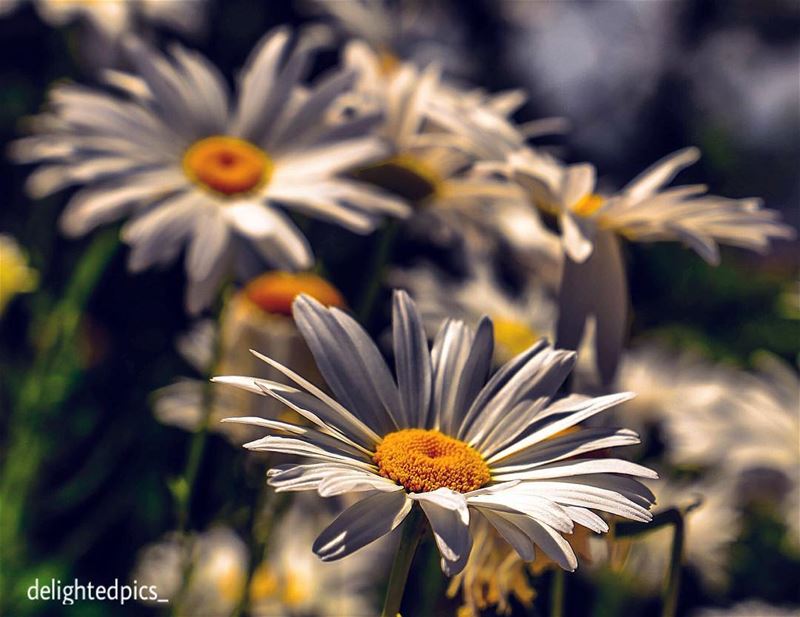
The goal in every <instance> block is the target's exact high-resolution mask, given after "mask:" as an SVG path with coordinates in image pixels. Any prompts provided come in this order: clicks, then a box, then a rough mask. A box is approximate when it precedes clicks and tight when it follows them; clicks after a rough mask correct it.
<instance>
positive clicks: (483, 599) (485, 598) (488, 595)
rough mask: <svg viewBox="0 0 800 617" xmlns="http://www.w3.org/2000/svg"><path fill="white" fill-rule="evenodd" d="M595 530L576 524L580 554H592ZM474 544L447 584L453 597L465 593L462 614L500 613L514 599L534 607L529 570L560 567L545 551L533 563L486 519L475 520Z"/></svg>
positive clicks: (476, 616) (464, 616) (475, 616)
mask: <svg viewBox="0 0 800 617" xmlns="http://www.w3.org/2000/svg"><path fill="white" fill-rule="evenodd" d="M590 534H591V532H590V531H589V530H588V529H586V528H585V527H582V526H580V525H576V527H575V532H574V533H573V534H572V535H570V536H568V538H567V540H568V541H569V543H570V545H571V546H572V548H573V549H574V550H575V552H576V553H577V555H578V556H580V557H584V558H588V550H589V548H588V540H589V536H590ZM472 535H473V547H472V553H470V556H469V559H468V560H467V565H466V567H465V568H464V569H463V570H462V571H461V572H459V573H458V574H457V575H455V576H454V577H453V578H452V579H451V581H450V585H449V586H448V588H447V595H448V596H449V597H457V596H458V595H460V596H461V598H462V602H463V604H462V605H461V606H460V607H459V610H458V617H479V615H480V614H481V611H484V610H486V609H489V608H491V609H493V610H494V611H495V612H496V613H498V614H502V615H505V614H508V613H510V612H511V604H510V602H509V601H510V599H511V598H513V599H515V600H516V601H517V602H519V603H521V604H522V605H523V606H525V607H530V606H531V604H532V603H533V600H534V598H535V597H536V590H535V589H534V588H533V585H532V583H531V580H530V577H529V574H531V575H534V576H536V575H539V574H541V573H542V572H543V571H544V570H546V569H548V568H553V567H557V566H556V564H555V563H554V562H553V561H551V560H550V559H548V558H547V557H546V556H545V555H543V554H542V553H541V552H540V553H538V554H537V555H536V559H535V560H534V561H533V562H531V563H525V562H523V561H522V559H520V556H519V554H518V553H517V552H516V551H515V550H514V549H513V548H511V547H510V546H509V545H508V543H507V542H506V541H505V540H503V539H502V536H500V535H499V534H498V532H497V531H496V530H495V529H494V528H493V527H492V526H491V525H490V524H489V523H487V522H486V521H485V520H483V519H479V520H477V521H475V522H474V524H473V528H472Z"/></svg>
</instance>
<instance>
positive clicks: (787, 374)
mask: <svg viewBox="0 0 800 617" xmlns="http://www.w3.org/2000/svg"><path fill="white" fill-rule="evenodd" d="M758 362H759V367H760V372H759V373H757V374H754V375H753V374H747V373H744V372H742V371H731V372H730V375H729V377H728V383H727V389H726V392H725V396H723V397H720V398H719V400H717V401H716V403H715V404H713V405H705V406H700V407H696V408H695V407H694V406H693V413H682V414H677V413H675V414H672V415H671V417H670V419H669V422H668V423H667V425H666V430H667V439H668V446H669V447H668V450H667V455H668V456H669V458H670V460H671V461H672V462H673V463H675V464H678V465H695V466H697V465H701V466H710V467H716V468H719V469H720V470H722V472H724V473H726V474H730V475H731V476H733V478H738V477H742V476H743V475H744V474H746V473H747V472H753V471H757V470H762V471H763V470H768V471H773V472H776V473H777V474H779V475H780V476H781V477H782V478H783V479H784V480H785V481H786V486H785V489H784V490H783V491H782V492H784V493H785V495H782V497H783V499H782V500H781V501H782V504H781V505H782V509H783V514H784V518H785V521H786V524H787V526H788V527H789V529H790V530H791V532H792V537H793V538H794V541H795V542H796V543H798V544H800V520H799V519H798V516H797V513H798V511H800V452H799V451H798V448H797V444H798V443H800V417H798V414H797V409H798V403H800V400H799V399H798V393H799V392H800V378H798V375H797V371H796V370H794V369H793V368H792V367H791V366H789V365H787V364H786V363H784V362H782V361H781V360H779V359H778V358H776V357H774V356H772V355H768V354H763V355H761V356H759V357H758ZM729 477H730V476H729ZM758 488H759V489H763V488H765V485H764V482H761V483H760V486H759V487H758Z"/></svg>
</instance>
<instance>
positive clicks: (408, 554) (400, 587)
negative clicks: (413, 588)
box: [381, 505, 426, 617]
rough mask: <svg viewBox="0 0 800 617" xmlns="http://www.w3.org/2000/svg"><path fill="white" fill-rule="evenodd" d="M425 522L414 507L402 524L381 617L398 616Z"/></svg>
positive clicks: (417, 508)
mask: <svg viewBox="0 0 800 617" xmlns="http://www.w3.org/2000/svg"><path fill="white" fill-rule="evenodd" d="M425 522H426V521H425V517H424V516H423V515H422V510H421V508H420V507H419V506H417V505H415V506H414V507H413V508H412V509H411V512H409V514H408V516H407V517H406V520H405V522H404V523H403V535H402V537H401V538H400V544H399V546H398V547H397V553H396V554H395V556H394V563H393V564H392V573H391V574H390V575H389V587H388V589H387V590H386V599H385V600H384V603H383V611H382V612H381V617H397V616H398V615H399V614H400V604H401V603H402V601H403V592H404V591H405V588H406V582H407V581H408V573H409V572H410V571H411V562H412V561H413V560H414V553H416V552H417V545H419V541H420V540H421V539H422V536H423V535H424V534H425V527H426V525H425Z"/></svg>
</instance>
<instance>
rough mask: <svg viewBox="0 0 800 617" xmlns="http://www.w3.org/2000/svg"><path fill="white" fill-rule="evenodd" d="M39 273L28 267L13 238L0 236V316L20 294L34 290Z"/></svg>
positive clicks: (25, 257)
mask: <svg viewBox="0 0 800 617" xmlns="http://www.w3.org/2000/svg"><path fill="white" fill-rule="evenodd" d="M38 284H39V273H38V272H37V271H36V270H34V269H33V268H31V267H30V266H29V265H28V256H27V254H26V253H25V251H24V250H23V249H22V247H20V245H19V243H18V242H17V241H16V240H15V239H14V237H13V236H9V235H8V234H0V315H2V314H3V312H4V311H5V310H6V306H8V303H9V302H10V301H11V300H12V299H13V298H14V296H16V295H17V294H21V293H28V292H30V291H33V290H34V289H36V286H37V285H38Z"/></svg>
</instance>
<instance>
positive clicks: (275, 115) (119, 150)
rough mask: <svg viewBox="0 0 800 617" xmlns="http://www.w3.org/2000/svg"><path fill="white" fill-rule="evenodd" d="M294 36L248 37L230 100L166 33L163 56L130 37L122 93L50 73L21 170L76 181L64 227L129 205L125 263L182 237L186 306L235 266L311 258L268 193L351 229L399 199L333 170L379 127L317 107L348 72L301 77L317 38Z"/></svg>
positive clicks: (358, 152)
mask: <svg viewBox="0 0 800 617" xmlns="http://www.w3.org/2000/svg"><path fill="white" fill-rule="evenodd" d="M290 39H291V33H290V32H289V31H288V30H287V29H284V28H281V29H277V30H275V31H273V32H271V33H269V34H268V35H267V36H266V37H264V39H263V40H262V41H261V42H260V43H259V44H258V45H257V46H256V49H255V50H254V51H253V53H252V55H251V57H250V59H249V60H248V62H247V65H246V66H245V69H244V71H243V73H242V75H241V79H240V82H239V86H240V87H239V93H238V96H237V98H236V99H235V101H231V100H230V97H229V95H228V92H227V86H226V84H225V83H224V81H223V80H222V77H221V76H220V75H219V74H218V72H217V71H216V69H215V68H214V67H213V66H212V65H211V64H209V63H208V61H207V60H206V59H205V58H203V57H202V56H200V55H198V54H196V53H194V52H190V51H188V50H186V49H184V48H182V47H180V46H174V47H173V48H172V49H171V53H170V55H169V56H166V57H165V56H161V55H160V54H157V53H155V52H154V51H151V50H150V49H148V48H146V47H145V46H144V45H142V44H141V43H139V42H137V41H134V40H131V41H129V45H128V49H129V53H130V57H131V60H132V62H133V63H134V65H135V67H136V69H137V73H138V74H137V75H123V79H119V78H117V79H116V83H117V85H118V86H119V87H121V88H122V89H123V90H124V93H123V94H124V96H116V95H112V94H111V93H108V92H105V91H101V90H95V89H88V88H83V87H79V86H75V85H59V86H56V87H55V88H54V89H53V90H52V92H51V94H50V103H49V110H48V112H46V113H45V114H43V115H42V116H39V117H37V118H36V119H35V120H34V122H33V127H34V132H35V133H36V134H35V135H34V136H33V137H29V138H27V139H22V140H20V141H17V142H16V143H15V144H14V145H13V147H12V153H13V154H14V156H15V157H16V158H17V160H20V161H27V162H41V163H43V164H44V165H43V166H42V167H40V168H39V169H38V170H37V171H35V172H34V173H33V174H32V175H31V177H30V178H29V181H28V189H29V191H30V193H31V194H32V195H33V196H35V197H41V196H44V195H48V194H50V193H52V192H54V191H57V190H59V189H62V188H64V187H67V186H70V185H74V184H82V185H86V186H85V188H83V189H82V190H81V191H79V192H78V193H77V194H76V195H75V196H74V197H73V198H72V199H71V200H70V203H69V205H68V206H67V209H66V210H65V212H64V214H63V216H62V219H61V224H62V228H63V230H64V231H65V233H67V234H69V235H73V236H74V235H80V234H83V233H86V232H87V231H89V230H91V229H92V228H94V227H95V226H97V225H99V224H101V223H106V222H109V221H112V220H115V219H118V218H121V217H124V216H129V217H130V220H129V221H128V222H127V223H126V224H125V225H124V226H123V229H122V238H123V240H124V241H125V242H127V243H128V244H130V245H131V255H130V268H131V269H132V270H134V271H139V270H142V269H144V268H147V267H150V266H153V265H156V264H163V263H167V262H170V261H172V260H174V259H175V258H176V257H177V256H178V255H179V254H180V253H181V250H182V249H183V248H184V247H186V249H187V251H186V259H185V264H186V272H187V276H188V279H189V284H188V289H187V301H186V304H187V308H188V309H189V311H191V312H197V311H199V310H200V309H202V308H203V307H205V306H206V305H208V304H209V302H210V301H211V300H212V298H213V297H214V295H215V293H216V291H217V289H218V287H219V285H220V283H221V281H222V280H223V279H224V278H225V277H226V276H229V275H230V273H231V272H232V270H234V267H237V268H238V269H239V270H242V269H245V270H253V269H254V268H255V267H258V266H254V265H253V262H255V263H256V264H258V263H259V262H261V263H262V264H263V262H264V261H266V262H269V263H271V264H272V265H274V266H277V267H283V268H288V269H299V268H307V267H309V266H310V265H311V264H312V261H313V257H312V254H311V250H310V248H309V246H308V244H307V242H306V240H305V238H304V237H303V234H302V233H301V232H300V231H299V230H298V228H297V227H296V226H295V225H294V223H292V221H291V220H290V219H289V218H288V217H287V216H286V215H285V214H283V213H282V212H281V211H280V210H279V209H277V208H275V207H274V206H275V205H277V204H280V205H283V206H286V207H289V208H291V209H293V210H295V211H297V212H300V213H304V214H308V215H310V216H314V217H318V218H321V219H325V220H328V221H331V222H334V223H336V224H339V225H342V226H344V227H346V228H348V229H350V230H352V231H355V232H358V233H367V232H369V231H371V230H372V229H373V228H374V226H375V225H376V222H377V221H378V220H379V219H380V217H381V216H382V215H385V214H390V215H393V216H402V215H403V214H405V212H406V207H405V206H404V204H402V203H401V202H400V201H399V200H397V199H395V198H392V197H390V196H387V195H385V194H382V193H380V192H379V191H377V190H376V189H375V188H374V187H370V186H368V185H366V184H362V183H359V182H356V181H354V180H352V179H350V178H345V177H343V176H342V174H343V173H344V172H347V171H349V170H351V169H352V168H354V167H360V166H364V165H365V164H367V163H369V162H370V161H373V160H375V159H376V158H379V157H381V156H383V155H384V154H385V152H386V150H385V147H384V146H383V144H382V142H381V140H380V139H378V138H377V137H374V136H369V137H365V136H363V130H364V129H365V126H366V125H365V121H364V119H363V118H361V119H359V120H355V121H352V122H341V123H339V124H337V125H336V126H333V127H331V126H328V125H326V124H324V123H323V122H322V120H321V119H320V117H321V116H322V115H324V113H325V110H326V109H328V107H329V106H330V105H331V103H332V102H333V101H334V100H335V99H336V98H337V97H338V96H339V95H340V94H341V93H342V92H344V91H346V90H347V89H348V88H350V87H351V86H352V84H353V80H354V79H355V75H354V74H353V73H352V72H339V73H335V74H333V75H331V76H329V77H328V78H326V79H324V80H323V81H321V82H319V83H317V84H316V85H313V86H311V87H305V85H304V84H303V82H302V79H303V77H304V75H305V73H306V72H307V68H308V65H309V63H310V62H311V59H312V55H313V52H314V50H315V47H316V42H315V38H314V37H312V36H310V35H309V36H307V37H305V38H304V37H300V40H299V41H298V42H297V44H296V45H294V46H292V45H291V42H290ZM118 77H119V76H118ZM261 269H263V265H262V266H261Z"/></svg>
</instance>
